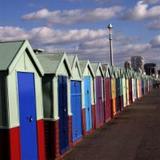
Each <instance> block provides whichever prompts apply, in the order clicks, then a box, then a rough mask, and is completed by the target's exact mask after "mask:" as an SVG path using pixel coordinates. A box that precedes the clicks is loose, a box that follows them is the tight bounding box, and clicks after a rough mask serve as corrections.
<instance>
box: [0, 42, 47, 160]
mask: <svg viewBox="0 0 160 160" xmlns="http://www.w3.org/2000/svg"><path fill="white" fill-rule="evenodd" d="M43 74H44V73H43V69H42V67H41V65H40V63H39V61H38V60H37V58H36V56H35V54H34V52H33V50H32V48H31V46H30V44H29V42H28V41H26V40H24V41H12V42H1V43H0V159H6V160H24V159H34V160H40V159H41V160H45V158H46V157H45V148H44V146H45V141H44V122H43V103H42V88H41V76H42V75H43Z"/></svg>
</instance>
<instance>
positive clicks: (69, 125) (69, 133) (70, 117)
mask: <svg viewBox="0 0 160 160" xmlns="http://www.w3.org/2000/svg"><path fill="white" fill-rule="evenodd" d="M68 140H69V146H72V116H68Z"/></svg>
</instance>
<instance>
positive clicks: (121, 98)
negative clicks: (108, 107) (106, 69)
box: [118, 68, 124, 111]
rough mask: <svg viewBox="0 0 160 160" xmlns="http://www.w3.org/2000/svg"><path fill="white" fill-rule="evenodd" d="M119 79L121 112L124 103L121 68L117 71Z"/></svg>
mask: <svg viewBox="0 0 160 160" xmlns="http://www.w3.org/2000/svg"><path fill="white" fill-rule="evenodd" d="M118 70H119V71H118V74H119V79H120V110H121V111H122V110H123V107H124V102H123V87H124V86H123V72H122V70H121V68H119V69H118Z"/></svg>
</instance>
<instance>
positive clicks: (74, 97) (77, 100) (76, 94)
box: [71, 81, 82, 142]
mask: <svg viewBox="0 0 160 160" xmlns="http://www.w3.org/2000/svg"><path fill="white" fill-rule="evenodd" d="M81 106H82V102H81V82H80V81H71V110H72V140H73V142H74V141H76V140H78V139H80V138H81V137H82V118H81Z"/></svg>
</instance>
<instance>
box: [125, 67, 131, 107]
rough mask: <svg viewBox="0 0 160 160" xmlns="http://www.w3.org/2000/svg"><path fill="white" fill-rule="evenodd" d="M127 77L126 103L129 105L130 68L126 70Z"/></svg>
mask: <svg viewBox="0 0 160 160" xmlns="http://www.w3.org/2000/svg"><path fill="white" fill-rule="evenodd" d="M125 78H126V104H127V106H129V105H130V102H129V74H128V69H126V70H125Z"/></svg>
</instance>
